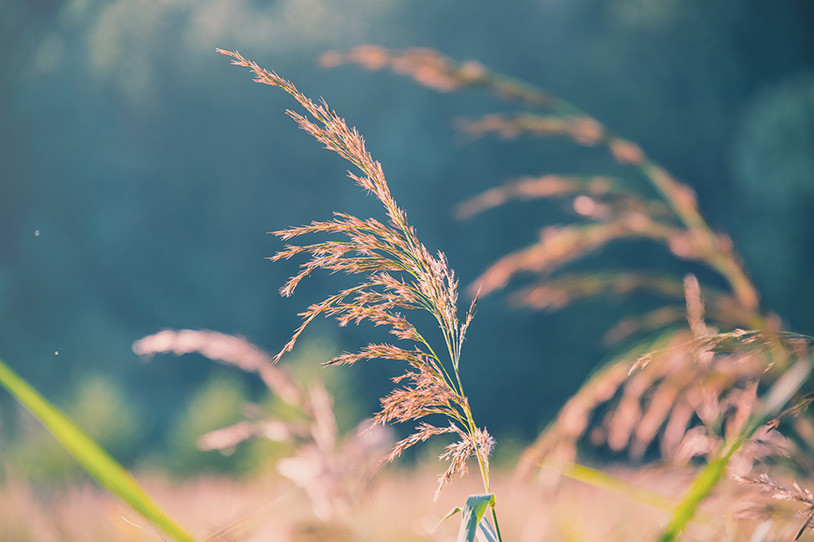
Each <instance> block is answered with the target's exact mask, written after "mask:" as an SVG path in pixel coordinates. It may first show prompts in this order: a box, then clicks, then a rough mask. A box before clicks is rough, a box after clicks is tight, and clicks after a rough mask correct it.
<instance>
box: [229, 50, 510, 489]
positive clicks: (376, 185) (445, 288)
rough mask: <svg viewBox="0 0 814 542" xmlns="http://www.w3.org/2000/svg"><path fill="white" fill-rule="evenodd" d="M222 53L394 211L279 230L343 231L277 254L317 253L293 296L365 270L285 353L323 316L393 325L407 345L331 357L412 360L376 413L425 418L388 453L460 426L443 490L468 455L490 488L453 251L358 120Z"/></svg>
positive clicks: (312, 313) (395, 419)
mask: <svg viewBox="0 0 814 542" xmlns="http://www.w3.org/2000/svg"><path fill="white" fill-rule="evenodd" d="M218 52H220V53H222V54H225V55H228V56H230V57H232V64H235V65H238V66H243V67H246V68H249V69H250V70H251V71H252V73H253V74H254V75H255V81H257V82H259V83H263V84H267V85H271V86H275V87H279V88H281V89H283V90H284V91H285V92H287V93H288V94H290V95H291V96H292V97H294V99H295V100H297V101H298V102H299V103H300V105H301V106H302V107H303V108H304V109H305V111H306V112H307V113H308V114H310V118H309V117H307V116H305V115H301V114H299V113H294V112H292V111H288V115H289V116H291V117H292V118H293V119H294V120H295V121H296V122H297V123H298V124H299V125H300V127H302V128H303V129H304V130H305V131H306V132H308V133H309V134H311V135H312V136H314V137H315V138H316V139H317V140H319V141H320V142H322V143H323V144H324V145H325V148H327V149H328V150H331V151H334V152H336V153H337V154H339V155H340V156H342V157H343V158H345V159H346V160H348V161H349V162H351V164H353V165H354V166H355V168H356V169H357V170H358V173H353V172H349V173H348V175H349V177H350V178H351V179H353V180H354V181H355V182H356V183H357V184H358V185H359V186H361V187H362V188H364V189H365V190H366V191H368V192H371V193H373V194H374V195H375V196H376V198H377V199H378V200H379V201H380V202H381V204H382V206H383V207H384V211H385V214H386V216H387V221H386V222H385V223H383V222H380V221H378V220H376V219H374V218H367V219H360V218H357V217H355V216H351V215H348V214H344V213H335V214H334V218H333V219H332V220H328V221H321V222H317V221H315V222H312V223H310V224H308V225H305V226H299V227H292V228H287V229H284V230H281V231H277V232H274V235H276V236H277V237H279V238H280V239H282V240H284V241H289V240H291V239H295V238H297V239H298V238H300V237H302V236H305V235H310V234H316V235H326V234H335V235H338V236H339V239H338V240H331V241H318V242H315V243H311V244H289V245H286V247H285V248H284V249H283V250H281V251H280V252H278V253H277V254H275V255H274V256H273V257H272V258H271V260H273V261H278V260H287V259H289V258H292V257H294V256H299V255H307V256H308V260H307V261H306V262H305V263H303V264H302V265H301V266H300V271H299V272H298V273H297V274H295V275H294V276H292V277H291V278H290V279H289V281H288V282H287V283H286V284H285V285H284V286H283V287H282V289H281V290H280V292H281V294H282V295H283V296H290V295H292V293H293V292H294V290H295V288H296V287H297V285H298V284H299V282H300V281H301V280H302V279H304V278H305V277H307V276H308V275H310V274H311V273H312V272H314V271H316V270H318V269H323V270H327V271H330V272H331V273H336V272H340V273H344V274H348V275H356V276H359V277H360V281H359V283H358V284H356V285H355V286H352V287H350V288H347V289H343V290H341V291H339V292H338V293H336V294H334V295H331V296H329V297H327V298H326V299H324V300H323V301H321V302H319V303H314V304H312V305H311V306H309V307H308V309H307V310H306V311H305V312H303V313H302V314H301V316H302V318H303V322H302V325H301V326H300V327H299V328H298V329H297V330H296V331H295V332H294V334H293V336H292V338H291V340H290V341H289V342H288V343H287V344H286V345H285V346H284V347H283V348H282V349H281V350H280V352H279V353H278V354H277V356H276V357H275V361H276V360H279V359H280V357H281V356H283V355H284V354H285V353H286V352H289V351H290V350H291V349H292V348H293V347H294V344H295V343H296V341H297V339H298V337H299V336H300V334H301V333H302V332H303V330H304V329H305V328H306V327H307V326H308V325H309V324H310V323H311V322H312V321H313V320H314V319H315V318H316V317H317V316H320V315H322V316H326V317H328V316H330V317H335V318H336V319H337V321H338V322H339V325H340V326H344V325H347V324H349V323H354V324H358V323H360V322H363V321H368V322H371V323H373V325H375V326H379V325H381V326H385V327H387V328H389V332H390V333H391V334H393V335H394V336H395V337H396V338H397V339H398V340H399V341H400V342H398V344H399V345H400V346H397V345H396V344H390V343H379V344H373V343H371V344H368V345H367V346H365V347H363V348H362V349H360V350H359V351H357V352H344V353H342V354H340V355H339V356H337V357H335V358H333V359H331V360H329V361H328V362H326V363H327V365H350V364H354V363H356V362H358V361H361V360H372V359H388V360H394V361H398V362H402V363H405V364H406V365H407V370H406V371H405V372H404V373H403V374H402V375H400V376H398V377H396V378H394V379H393V380H394V382H395V383H396V384H399V385H400V387H398V388H397V389H395V390H394V391H393V392H391V393H390V394H389V395H387V396H386V397H384V398H382V400H381V404H382V408H381V410H380V411H379V412H378V413H377V414H376V415H375V417H374V420H375V421H377V422H379V423H381V424H390V423H401V422H419V421H420V423H418V424H417V425H416V426H415V431H414V432H413V433H412V434H411V435H410V436H408V437H407V438H405V439H403V440H401V441H400V442H398V443H397V444H396V445H395V447H394V448H393V450H392V452H391V453H390V455H389V456H388V457H387V459H388V460H392V459H394V458H396V457H398V456H399V455H400V454H401V453H402V452H403V451H404V450H406V449H407V448H409V447H411V446H413V445H415V444H417V443H419V442H423V441H426V440H427V439H429V438H430V437H433V436H435V435H440V434H452V435H454V436H455V437H457V438H458V439H459V440H458V441H457V442H455V443H453V444H450V445H448V446H447V447H446V448H445V450H444V453H443V454H442V455H441V459H444V460H448V461H449V467H448V469H447V470H446V472H445V473H444V474H443V475H441V477H440V478H439V483H438V491H440V490H441V489H443V487H444V486H446V485H447V484H448V483H449V482H450V481H451V480H452V479H454V478H456V477H458V476H461V475H463V474H465V473H466V472H467V464H466V461H467V459H468V458H470V457H471V456H473V455H474V456H475V457H476V458H477V462H478V466H479V470H480V473H481V477H482V479H483V485H484V488H485V490H486V491H487V492H489V455H490V452H491V450H492V447H493V445H494V440H493V439H492V437H491V436H490V435H489V433H488V432H486V430H485V429H482V428H480V427H478V426H477V425H476V424H475V421H474V418H473V416H472V412H471V409H470V406H469V400H468V398H467V396H466V394H465V393H464V390H463V386H462V384H461V379H460V374H459V365H460V360H461V348H462V346H463V342H464V337H465V335H466V330H467V328H468V327H469V324H470V323H471V321H472V318H473V316H474V313H475V301H473V302H472V303H471V305H470V307H469V310H468V311H467V313H466V315H465V316H464V317H463V318H459V316H458V281H457V279H456V278H455V275H454V273H453V271H452V269H450V267H449V265H448V263H447V259H446V257H445V256H444V254H443V253H441V252H438V253H437V254H435V255H433V254H431V253H430V252H429V250H427V248H426V247H425V246H424V245H423V244H422V243H421V242H420V241H419V239H418V236H417V234H416V232H415V230H414V229H413V227H411V226H410V225H409V224H408V222H407V217H406V214H405V212H404V211H403V210H402V209H401V208H400V207H399V206H398V205H397V203H396V201H395V199H394V198H393V196H392V194H391V193H390V188H389V187H388V185H387V181H386V180H385V177H384V173H383V172H382V168H381V165H380V164H379V163H378V162H376V161H375V160H373V158H372V157H371V155H370V153H368V151H367V149H366V147H365V143H364V140H363V139H362V137H361V135H359V133H358V132H357V131H356V129H355V128H350V127H348V125H347V124H346V123H345V121H344V120H343V119H342V118H341V117H339V116H338V115H337V114H336V113H335V112H334V111H332V110H331V109H330V108H329V107H328V105H327V104H326V103H325V102H324V101H320V102H319V103H316V102H314V101H312V100H310V99H309V98H307V97H306V96H305V95H303V94H302V93H301V92H300V91H299V90H297V89H296V88H295V87H294V85H292V84H291V83H290V82H288V81H286V80H285V79H283V78H282V77H280V76H279V75H277V74H276V73H274V72H271V71H268V70H265V69H263V68H261V67H260V66H258V65H257V64H256V63H254V62H252V61H250V60H246V59H245V58H244V57H243V56H241V55H240V54H239V53H237V52H229V51H223V50H220V49H219V50H218ZM410 310H421V311H426V312H428V313H430V314H431V315H432V316H433V318H434V319H435V321H436V322H437V324H438V326H439V328H440V330H441V333H442V335H443V338H444V343H445V347H446V352H444V353H443V354H444V355H442V352H443V351H441V350H437V349H436V348H434V347H433V346H432V345H431V343H430V342H429V341H428V340H427V339H425V337H424V335H422V334H421V333H420V332H419V330H418V329H417V328H416V327H415V326H414V325H413V324H412V323H411V322H410V320H408V318H407V317H406V316H404V315H403V314H402V311H410ZM435 415H441V416H443V417H445V418H446V420H447V422H448V425H438V424H434V423H429V422H427V421H424V418H426V417H427V416H435ZM436 495H437V494H436Z"/></svg>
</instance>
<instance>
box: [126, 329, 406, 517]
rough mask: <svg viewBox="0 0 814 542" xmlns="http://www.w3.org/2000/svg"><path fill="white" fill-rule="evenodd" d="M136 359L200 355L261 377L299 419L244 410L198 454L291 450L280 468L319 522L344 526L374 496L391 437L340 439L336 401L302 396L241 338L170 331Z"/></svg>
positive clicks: (141, 344)
mask: <svg viewBox="0 0 814 542" xmlns="http://www.w3.org/2000/svg"><path fill="white" fill-rule="evenodd" d="M133 351H134V352H135V353H136V354H138V355H141V356H154V355H156V354H168V353H173V354H175V355H177V356H180V355H183V354H191V353H198V354H201V355H203V356H205V357H207V358H209V359H211V360H213V361H217V362H220V363H224V364H226V365H230V366H234V367H237V368H239V369H242V370H244V371H247V372H252V373H256V374H258V375H259V376H260V377H261V378H262V380H263V381H264V382H265V384H266V385H267V386H268V388H269V390H270V391H271V392H272V393H273V394H274V395H276V396H277V397H278V398H279V399H281V400H282V401H284V402H285V403H287V404H288V405H289V406H291V407H294V409H295V411H296V412H297V413H298V415H297V416H294V417H290V418H278V417H269V416H266V415H263V413H262V412H259V410H260V409H259V408H258V407H257V405H254V404H249V405H246V407H245V408H244V411H246V417H247V419H245V420H243V421H240V422H238V423H235V424H233V425H231V426H228V427H223V428H221V429H216V430H214V431H211V432H209V433H206V434H205V435H202V436H201V437H200V438H199V440H198V447H199V448H200V449H202V450H205V451H206V450H218V451H220V452H221V453H223V454H225V455H228V454H231V453H232V452H233V451H234V450H235V449H236V448H237V446H239V445H241V444H242V443H244V442H246V441H248V440H251V439H258V438H260V439H267V440H271V441H274V442H286V443H289V444H292V445H293V446H294V448H295V450H294V454H293V455H292V456H291V457H286V458H283V459H281V460H280V461H278V463H277V470H278V471H279V472H280V474H282V475H283V476H285V477H286V478H289V479H290V480H291V481H293V482H294V483H295V484H296V485H297V486H299V487H300V488H302V490H303V491H304V492H305V493H306V495H308V498H309V501H310V502H311V507H312V509H313V512H314V515H316V516H317V518H319V519H320V520H321V521H324V522H332V523H338V522H341V521H343V520H344V519H345V518H347V517H348V515H349V512H350V511H352V509H353V506H354V505H353V503H355V502H357V501H358V500H359V499H360V498H361V497H362V496H363V495H364V494H365V493H366V492H368V491H369V488H370V482H371V479H372V477H373V474H375V472H376V471H377V470H378V466H379V463H380V461H379V457H380V455H381V454H382V453H383V452H384V450H386V449H387V447H388V446H390V445H391V444H392V439H391V436H390V434H389V432H388V431H386V430H385V429H383V428H381V427H379V426H378V425H374V424H371V423H370V421H369V420H367V421H363V422H362V423H360V424H359V425H358V426H357V428H356V429H355V430H353V431H350V432H349V433H348V434H347V435H345V436H340V435H339V430H338V428H337V423H336V417H335V415H334V410H333V397H331V395H330V393H328V391H327V390H326V389H325V387H324V386H323V385H322V383H321V382H319V381H318V380H315V381H312V382H310V383H309V384H308V386H307V387H305V389H303V388H302V387H301V386H300V385H299V384H297V382H296V381H295V380H294V378H293V376H292V375H291V374H290V372H289V371H287V370H286V368H285V367H281V366H279V365H275V364H274V360H273V358H272V357H271V356H269V355H268V354H267V353H266V352H264V351H263V350H261V349H260V348H258V347H257V346H255V345H253V344H251V343H250V342H248V341H247V340H246V339H244V338H242V337H235V336H232V335H225V334H223V333H217V332H214V331H206V330H192V329H182V330H170V329H167V330H164V331H161V332H159V333H156V334H154V335H148V336H147V337H144V338H142V339H140V340H138V341H136V342H135V343H133Z"/></svg>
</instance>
